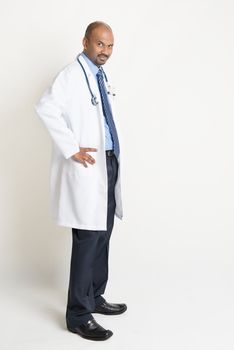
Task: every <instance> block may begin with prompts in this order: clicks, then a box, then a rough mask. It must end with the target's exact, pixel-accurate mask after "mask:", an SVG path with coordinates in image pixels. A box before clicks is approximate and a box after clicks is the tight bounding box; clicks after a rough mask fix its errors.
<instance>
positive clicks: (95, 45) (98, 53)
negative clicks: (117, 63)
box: [83, 26, 114, 66]
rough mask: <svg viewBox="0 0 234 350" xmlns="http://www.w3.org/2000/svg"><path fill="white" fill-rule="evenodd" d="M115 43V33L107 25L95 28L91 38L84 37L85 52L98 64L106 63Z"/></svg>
mask: <svg viewBox="0 0 234 350" xmlns="http://www.w3.org/2000/svg"><path fill="white" fill-rule="evenodd" d="M113 45H114V37H113V33H112V32H111V31H110V30H109V29H108V28H106V27H105V26H99V27H97V28H95V29H94V30H93V31H92V33H91V34H90V37H89V38H84V39H83V46H84V52H85V54H86V55H87V56H88V57H89V59H90V60H91V61H92V62H93V63H94V64H96V65H97V66H101V65H103V64H105V63H106V61H107V60H108V58H109V57H110V56H111V54H112V50H113Z"/></svg>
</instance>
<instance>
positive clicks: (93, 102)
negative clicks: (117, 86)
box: [76, 54, 110, 106]
mask: <svg viewBox="0 0 234 350" xmlns="http://www.w3.org/2000/svg"><path fill="white" fill-rule="evenodd" d="M80 55H81V54H79V55H78V56H77V58H76V59H77V62H78V63H79V64H80V66H81V68H82V71H83V73H84V76H85V80H86V83H87V86H88V89H89V92H90V95H91V102H92V104H93V105H94V106H96V105H97V104H98V101H97V97H96V96H95V95H94V93H93V91H92V89H91V86H90V83H89V78H88V76H87V73H86V71H85V68H84V66H83V64H82V63H81V62H80V59H79V57H80ZM100 69H101V70H102V72H103V75H104V78H105V80H106V83H108V80H107V76H106V73H105V72H104V70H103V69H102V67H100ZM109 93H110V92H109V91H108V94H109Z"/></svg>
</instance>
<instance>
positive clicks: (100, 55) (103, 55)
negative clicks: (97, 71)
mask: <svg viewBox="0 0 234 350" xmlns="http://www.w3.org/2000/svg"><path fill="white" fill-rule="evenodd" d="M100 56H102V57H106V58H108V57H109V56H108V55H104V54H100V55H98V57H100Z"/></svg>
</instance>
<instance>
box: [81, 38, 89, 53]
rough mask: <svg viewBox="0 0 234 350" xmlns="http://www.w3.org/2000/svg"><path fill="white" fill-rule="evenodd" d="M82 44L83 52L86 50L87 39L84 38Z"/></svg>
mask: <svg viewBox="0 0 234 350" xmlns="http://www.w3.org/2000/svg"><path fill="white" fill-rule="evenodd" d="M82 43H83V47H84V50H86V49H87V43H88V39H87V38H86V37H84V39H83V41H82Z"/></svg>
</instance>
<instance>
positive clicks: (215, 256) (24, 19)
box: [0, 0, 234, 350]
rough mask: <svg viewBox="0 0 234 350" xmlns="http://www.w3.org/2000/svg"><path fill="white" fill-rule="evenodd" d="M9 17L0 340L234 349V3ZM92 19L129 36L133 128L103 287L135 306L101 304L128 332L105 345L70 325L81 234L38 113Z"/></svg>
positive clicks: (127, 133) (0, 85)
mask: <svg viewBox="0 0 234 350" xmlns="http://www.w3.org/2000/svg"><path fill="white" fill-rule="evenodd" d="M0 13H1V15H0V16H1V21H0V29H1V30H0V36H1V65H0V76H1V79H0V93H1V118H0V127H1V137H0V143H1V144H0V152H1V154H0V159H1V172H0V176H1V178H0V180H1V181H0V189H1V192H0V193H1V197H0V198H1V202H0V205H1V207H0V208H1V220H0V234H1V237H0V272H1V286H2V288H1V298H0V302H1V316H0V318H1V330H2V332H1V333H2V335H1V339H0V343H2V344H1V349H4V350H5V349H7V350H9V349H13V348H15V347H16V348H17V349H19V350H21V349H22V350H27V349H30V350H32V349H33V350H34V349H40V350H41V349H43V350H44V349H47V348H48V349H56V350H61V349H66V350H67V349H77V347H78V346H81V348H82V349H90V348H91V347H92V348H93V347H94V346H95V349H96V348H97V349H99V348H102V349H104V348H106V349H107V348H108V349H119V348H121V349H127V350H129V349H130V348H134V349H142V348H143V347H145V346H148V347H149V348H150V349H158V350H168V349H170V350H171V349H173V350H177V349H178V350H182V349H184V350H192V349H194V350H195V349H196V350H198V349H199V350H200V349H202V350H203V349H206V350H207V349H212V350H216V349H222V350H223V349H227V350H228V349H233V346H234V337H233V325H234V295H233V294H234V293H233V292H234V278H233V272H234V271H233V270H234V258H233V247H234V238H233V230H234V221H233V210H234V203H233V198H234V186H233V177H234V165H233V164H234V155H233V154H234V152H233V149H234V138H233V132H234V122H233V114H234V113H233V112H234V105H233V92H234V88H233V81H234V69H233V62H234V46H233V34H234V21H233V18H234V17H233V16H234V4H233V2H232V1H231V0H230V1H228V0H222V1H221V0H217V1H215V0H213V1H211V0H188V1H185V0H181V1H173V0H160V1H157V0H154V1H153V0H145V1H143V2H142V1H128V2H127V1H122V2H121V1H107V0H101V1H99V2H94V1H90V2H85V1H80V0H66V1H64V0H60V1H59V0H56V1H55V0H50V1H45V0H40V1H29V0H28V1H27V0H22V1H20V2H17V1H13V0H9V1H7V2H4V1H1V11H0ZM94 20H103V21H106V22H107V23H109V24H110V25H111V27H112V28H113V31H114V34H115V48H114V52H113V55H112V57H111V58H110V60H109V62H108V63H107V64H106V70H107V71H108V72H109V75H110V76H111V78H112V79H111V80H112V81H113V82H114V85H115V88H116V93H117V96H116V97H117V104H118V110H119V124H120V126H121V134H122V139H123V144H122V157H123V166H122V179H123V198H124V220H123V221H122V222H121V221H119V220H118V219H116V222H115V228H114V231H113V234H112V238H111V247H110V275H109V282H108V285H107V290H106V294H105V296H106V298H107V300H108V301H110V302H126V303H127V304H128V311H127V312H126V313H125V314H123V315H119V316H116V317H109V318H108V317H107V316H106V317H105V316H102V315H97V316H95V318H96V320H97V321H98V322H99V323H100V324H102V325H103V326H105V327H106V328H109V329H112V331H113V332H114V336H113V337H112V338H111V339H110V340H108V341H107V342H104V343H101V344H99V343H98V344H97V343H93V342H88V341H86V340H83V339H81V338H80V337H78V336H76V335H73V334H71V333H69V332H67V331H66V327H65V319H64V313H65V307H66V297H67V286H68V273H69V264H70V250H71V232H70V230H69V229H65V228H59V227H57V226H56V225H55V224H54V223H53V222H52V220H51V218H50V212H49V170H50V150H51V148H50V147H51V141H50V138H49V136H48V134H47V132H46V130H45V129H44V127H43V125H42V124H41V122H40V121H39V119H38V118H37V116H36V114H35V112H34V105H35V103H36V102H37V101H38V99H39V97H40V96H41V94H42V92H43V91H44V89H45V88H46V87H47V86H48V85H49V84H50V83H51V81H52V79H53V78H54V76H55V75H56V74H57V72H58V71H59V70H60V69H61V68H62V67H64V66H65V65H66V64H68V63H70V62H71V61H73V60H74V59H75V57H76V55H77V54H78V53H79V52H81V51H82V45H81V42H82V38H83V35H84V31H85V29H86V27H87V25H88V24H89V23H90V22H92V21H94ZM12 327H15V330H14V338H13V335H12Z"/></svg>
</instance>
